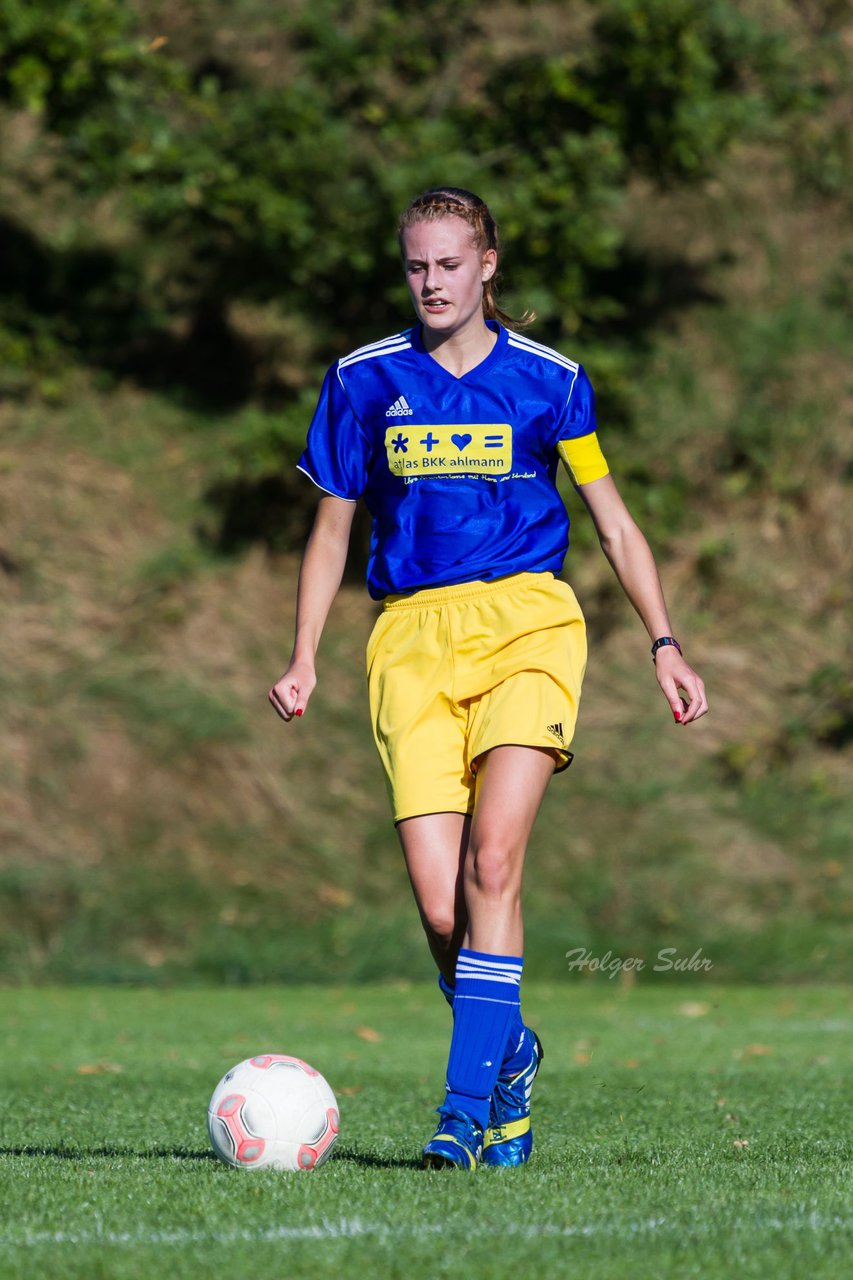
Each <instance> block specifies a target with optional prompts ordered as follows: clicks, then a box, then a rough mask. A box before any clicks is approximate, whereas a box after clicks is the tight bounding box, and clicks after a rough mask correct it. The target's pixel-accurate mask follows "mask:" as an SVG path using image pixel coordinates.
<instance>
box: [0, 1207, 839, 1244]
mask: <svg viewBox="0 0 853 1280" xmlns="http://www.w3.org/2000/svg"><path fill="white" fill-rule="evenodd" d="M713 1225H714V1224H712V1223H710V1222H703V1223H697V1222H693V1223H691V1224H690V1228H689V1229H690V1232H691V1235H693V1234H700V1235H701V1234H709V1233H710V1232H711V1230H712V1227H713ZM845 1227H846V1228H850V1227H853V1219H845V1218H842V1217H840V1216H839V1215H838V1214H833V1215H831V1216H824V1215H822V1214H820V1213H817V1212H816V1211H814V1210H812V1211H811V1212H809V1213H805V1212H803V1213H792V1214H790V1215H787V1216H786V1217H784V1218H781V1217H778V1216H772V1217H768V1218H766V1219H764V1221H763V1222H761V1221H755V1220H750V1223H749V1230H750V1232H752V1233H753V1234H754V1233H756V1232H757V1231H761V1229H762V1228H763V1229H764V1230H765V1231H771V1232H775V1231H788V1230H794V1231H814V1232H821V1233H830V1232H833V1231H838V1230H841V1229H843V1228H845ZM715 1229H716V1228H715ZM684 1230H685V1224H684V1223H683V1222H680V1221H675V1222H667V1219H666V1218H646V1219H644V1220H641V1221H639V1222H625V1223H620V1222H616V1221H610V1222H600V1223H594V1222H592V1223H579V1224H577V1225H575V1224H572V1223H566V1224H565V1225H560V1224H558V1223H541V1224H540V1225H537V1224H535V1223H530V1224H524V1223H506V1224H503V1225H502V1226H501V1228H500V1233H499V1234H501V1235H512V1236H521V1237H522V1238H526V1239H538V1238H541V1237H543V1236H552V1237H554V1236H557V1237H570V1236H579V1237H591V1236H617V1237H618V1236H629V1237H630V1236H633V1237H636V1236H643V1235H651V1234H654V1233H655V1232H662V1233H663V1234H666V1233H667V1232H677V1233H678V1234H679V1235H681V1234H683V1232H684ZM446 1232H447V1224H446V1223H418V1224H410V1225H404V1224H402V1223H401V1224H399V1225H394V1224H391V1223H387V1222H366V1221H364V1220H363V1219H361V1218H342V1219H341V1220H340V1221H338V1222H331V1221H328V1220H325V1221H323V1222H320V1223H317V1224H316V1225H313V1226H307V1225H306V1226H304V1227H287V1226H278V1227H261V1228H255V1229H252V1228H248V1227H245V1228H240V1229H235V1230H231V1231H191V1230H185V1229H181V1228H177V1229H175V1230H171V1231H156V1230H140V1231H111V1230H108V1229H107V1228H105V1227H103V1226H99V1227H98V1228H97V1229H95V1230H93V1231H22V1232H21V1233H20V1234H19V1235H12V1234H8V1233H7V1234H4V1235H2V1236H0V1248H6V1249H10V1248H18V1249H19V1248H31V1247H34V1246H37V1245H104V1244H113V1245H125V1246H126V1245H142V1246H147V1245H150V1246H160V1245H229V1244H269V1243H275V1242H277V1241H280V1240H282V1241H286V1240H340V1239H356V1238H358V1237H359V1236H373V1237H376V1238H377V1239H378V1240H380V1241H381V1240H390V1239H400V1238H406V1239H412V1238H415V1237H418V1236H429V1235H435V1234H444V1233H446Z"/></svg>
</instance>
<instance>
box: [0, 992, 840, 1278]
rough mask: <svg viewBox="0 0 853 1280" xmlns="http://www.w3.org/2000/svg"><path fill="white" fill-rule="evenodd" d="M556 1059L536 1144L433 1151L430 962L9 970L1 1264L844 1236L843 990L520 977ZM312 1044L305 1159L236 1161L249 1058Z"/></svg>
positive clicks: (787, 1253)
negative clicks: (295, 979)
mask: <svg viewBox="0 0 853 1280" xmlns="http://www.w3.org/2000/svg"><path fill="white" fill-rule="evenodd" d="M525 999H526V1009H527V1014H528V1017H529V1019H530V1021H531V1022H533V1023H534V1025H535V1026H536V1027H537V1028H538V1029H539V1030H540V1032H541V1034H542V1037H543V1040H544V1043H545V1049H546V1058H545V1063H544V1066H543V1069H542V1073H541V1076H540V1082H539V1084H538V1085H537V1088H536V1093H535V1119H536V1130H537V1146H536V1151H535V1153H534V1158H533V1161H532V1163H531V1164H530V1165H529V1166H528V1167H527V1168H525V1169H521V1170H518V1171H505V1170H492V1169H486V1168H482V1169H480V1170H478V1171H477V1173H475V1174H473V1175H469V1174H461V1173H460V1174H457V1173H432V1172H431V1173H425V1172H423V1171H422V1170H421V1169H420V1168H419V1165H418V1154H419V1148H420V1145H421V1144H422V1142H423V1141H424V1140H425V1138H426V1137H427V1136H429V1134H430V1132H431V1126H432V1122H433V1116H432V1108H433V1107H434V1106H435V1105H436V1104H437V1102H438V1100H439V1093H440V1085H441V1081H442V1074H443V1069H444V1063H445V1053H446V1041H447V1035H448V1027H449V1014H448V1011H447V1009H446V1007H445V1005H444V1003H443V1001H442V1000H441V998H440V997H439V995H438V993H437V991H435V990H433V989H432V988H431V987H424V986H411V985H406V984H399V985H398V986H394V987H392V986H384V987H379V986H369V987H368V986H366V987H358V988H355V987H346V988H344V987H326V988H308V987H302V988H292V989H282V988H252V989H243V990H238V989H227V990H211V989H209V988H206V989H196V990H188V989H177V990H172V991H152V990H122V989H115V988H112V989H96V988H68V989H64V990H60V989H15V990H5V991H2V992H0V1017H2V1023H3V1026H4V1047H3V1053H2V1059H0V1061H1V1062H2V1067H1V1068H0V1070H1V1071H2V1076H0V1095H2V1108H0V1115H2V1133H0V1203H2V1205H3V1214H2V1226H0V1275H2V1277H3V1280H17V1278H18V1277H24V1276H27V1277H30V1276H33V1275H37V1276H40V1277H45V1278H48V1280H52V1278H53V1277H57V1278H59V1277H63V1278H64V1277H86V1280H98V1278H99V1277H104V1278H106V1277H109V1280H113V1278H116V1280H119V1278H121V1280H125V1278H127V1280H130V1278H132V1280H148V1277H160V1276H168V1277H170V1280H178V1278H180V1277H190V1276H192V1277H197V1276H202V1275H205V1276H218V1275H222V1276H233V1275H243V1274H251V1275H253V1276H261V1275H264V1274H266V1275H269V1276H276V1277H283V1276H309V1275H310V1276H351V1275H362V1276H365V1277H367V1276H371V1277H372V1276H379V1277H385V1276H388V1277H395V1276H401V1277H402V1276H405V1277H407V1280H411V1278H413V1277H421V1276H423V1277H434V1276H435V1277H439V1276H458V1275H471V1276H486V1277H490V1276H495V1277H497V1276H532V1275H539V1276H572V1277H578V1278H582V1277H595V1278H596V1280H611V1278H612V1280H625V1278H626V1277H629V1278H630V1280H636V1278H638V1277H670V1276H672V1277H679V1278H681V1277H685V1276H702V1277H703V1280H714V1278H715V1277H723V1276H728V1275H729V1274H736V1275H738V1276H739V1277H753V1276H754V1277H762V1278H764V1277H767V1276H773V1277H774V1280H782V1277H792V1278H793V1277H796V1278H797V1280H802V1277H804V1276H809V1277H810V1278H812V1280H813V1278H814V1277H817V1276H833V1277H837V1276H839V1275H840V1274H842V1272H843V1271H844V1268H845V1266H846V1265H847V1263H845V1261H844V1260H845V1258H846V1259H847V1262H848V1263H849V1258H850V1256H851V1250H853V1238H851V1237H853V1220H851V1215H850V1211H849V1204H850V1200H849V1191H850V1184H849V1176H850V1163H849V1161H850V1151H851V1132H853V1095H851V1091H850V1088H849V1081H850V1070H851V1056H853V1051H852V1050H851V1045H853V1038H851V1031H853V1016H851V1004H850V992H849V990H845V989H842V988H839V987H814V988H792V987H785V988H781V987H775V988H770V987H764V988H761V987H745V986H744V987H719V986H715V987H711V986H708V985H704V984H703V985H701V986H700V985H699V984H698V983H696V982H695V981H694V982H691V981H688V980H685V979H683V978H682V979H680V980H678V981H675V980H673V981H672V982H669V981H665V980H661V981H659V982H658V984H657V985H647V986H643V985H637V986H634V987H622V986H617V985H616V983H615V982H612V981H607V980H605V979H600V980H598V981H596V982H589V981H575V980H569V979H568V978H567V979H566V981H565V982H564V983H562V984H557V983H552V984H549V985H544V984H536V983H535V982H529V983H527V984H526V993H525ZM265 1050H278V1051H285V1052H295V1053H297V1054H299V1055H301V1056H304V1057H306V1058H307V1059H308V1060H309V1061H311V1062H313V1063H314V1065H316V1066H317V1067H319V1068H320V1069H321V1070H322V1071H323V1072H324V1074H326V1075H327V1076H328V1077H329V1079H330V1082H331V1083H332V1085H333V1087H334V1088H335V1090H336V1092H337V1094H338V1099H339V1102H340V1105H341V1113H342V1129H341V1137H340V1140H339V1143H338V1146H337V1148H336V1151H335V1154H334V1156H333V1158H332V1160H331V1161H330V1162H329V1163H328V1164H327V1165H325V1166H324V1167H323V1168H322V1169H320V1170H318V1171H317V1172H315V1173H313V1174H289V1175H287V1174H285V1175H282V1174H265V1173H257V1174H248V1173H243V1172H237V1171H233V1170H230V1169H228V1168H226V1167H225V1166H224V1165H222V1164H219V1163H218V1162H217V1161H216V1160H215V1159H214V1158H213V1156H212V1155H211V1153H210V1150H209V1147H208V1141H207V1134H206V1129H205V1111H206V1104H207V1100H208V1097H209V1094H210V1092H211V1091H212V1088H213V1085H214V1084H215V1083H216V1081H217V1079H218V1078H219V1077H220V1075H221V1074H222V1073H223V1071H224V1070H225V1069H226V1068H227V1067H228V1066H229V1065H231V1064H232V1063H233V1062H235V1061H237V1060H239V1059H242V1058H245V1057H248V1056H250V1055H252V1054H254V1053H257V1052H262V1051H265Z"/></svg>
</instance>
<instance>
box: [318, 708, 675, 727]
mask: <svg viewBox="0 0 853 1280" xmlns="http://www.w3.org/2000/svg"><path fill="white" fill-rule="evenodd" d="M298 714H299V713H298V712H297V715H298ZM672 714H673V716H674V717H675V723H676V724H681V712H680V711H673V713H672Z"/></svg>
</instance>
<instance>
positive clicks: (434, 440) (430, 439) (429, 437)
mask: <svg viewBox="0 0 853 1280" xmlns="http://www.w3.org/2000/svg"><path fill="white" fill-rule="evenodd" d="M421 444H425V445H426V451H427V453H432V446H433V445H434V444H438V436H434V435H433V434H432V432H431V431H428V432H427V433H426V435H425V436H424V438H423V440H422V441H421Z"/></svg>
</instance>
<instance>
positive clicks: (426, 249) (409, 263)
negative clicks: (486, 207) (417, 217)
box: [403, 216, 497, 337]
mask: <svg viewBox="0 0 853 1280" xmlns="http://www.w3.org/2000/svg"><path fill="white" fill-rule="evenodd" d="M496 266H497V254H496V253H495V251H494V249H486V250H484V251H483V250H480V249H478V248H477V246H476V245H475V243H474V237H473V235H472V232H471V229H470V227H469V226H468V224H467V223H466V222H463V220H462V219H461V218H454V217H452V216H450V217H447V218H437V219H436V220H435V221H434V222H416V223H415V224H414V226H411V227H407V228H406V230H405V231H404V232H403V267H404V269H405V272H406V281H407V283H408V286H409V292H410V294H411V295H412V303H413V305H414V308H415V312H416V314H417V317H418V319H419V320H420V322H421V324H422V325H423V326H424V330H425V331H427V330H429V331H430V332H431V333H433V334H434V335H435V336H436V337H439V336H442V337H450V336H451V335H454V334H458V333H461V332H462V331H464V330H466V329H467V328H469V327H475V326H481V325H482V323H483V285H484V283H485V282H486V280H489V279H491V277H492V276H493V275H494V274H495V268H496Z"/></svg>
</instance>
